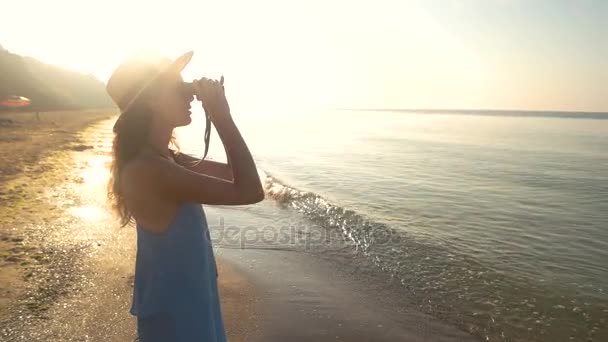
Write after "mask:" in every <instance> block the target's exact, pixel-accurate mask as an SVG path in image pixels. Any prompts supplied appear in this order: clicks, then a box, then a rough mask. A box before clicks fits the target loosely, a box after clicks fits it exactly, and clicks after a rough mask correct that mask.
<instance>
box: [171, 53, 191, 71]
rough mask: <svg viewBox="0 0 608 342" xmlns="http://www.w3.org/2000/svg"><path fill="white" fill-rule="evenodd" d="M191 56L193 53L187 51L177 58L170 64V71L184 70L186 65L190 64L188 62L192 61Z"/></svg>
mask: <svg viewBox="0 0 608 342" xmlns="http://www.w3.org/2000/svg"><path fill="white" fill-rule="evenodd" d="M192 55H194V51H188V52H186V53H185V54H183V55H181V56H179V57H177V58H176V59H175V60H174V61H173V62H172V63H171V69H173V70H176V71H178V72H181V71H182V70H184V68H185V67H186V65H188V63H190V60H192Z"/></svg>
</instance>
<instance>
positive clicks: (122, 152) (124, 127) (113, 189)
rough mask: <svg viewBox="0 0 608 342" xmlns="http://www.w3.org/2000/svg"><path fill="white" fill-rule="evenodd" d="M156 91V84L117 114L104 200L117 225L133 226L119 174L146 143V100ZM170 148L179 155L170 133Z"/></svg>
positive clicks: (148, 117)
mask: <svg viewBox="0 0 608 342" xmlns="http://www.w3.org/2000/svg"><path fill="white" fill-rule="evenodd" d="M158 90H159V87H158V85H151V86H150V87H148V89H147V90H146V91H145V92H144V93H143V94H141V95H140V96H139V97H138V100H137V101H135V102H134V103H133V104H132V105H131V106H130V107H129V109H128V110H126V111H124V112H123V113H122V114H120V116H119V118H118V119H117V120H116V123H115V124H114V128H113V132H114V139H113V142H112V164H111V167H110V171H111V177H110V180H109V182H108V186H107V199H108V201H109V202H110V206H111V208H112V211H113V212H114V213H115V214H117V216H118V217H119V218H120V226H121V228H122V227H125V226H126V225H128V224H130V223H133V222H134V219H133V215H132V213H131V212H130V211H129V208H127V205H126V203H125V198H124V193H123V191H122V189H121V186H120V185H121V171H122V170H123V168H124V167H125V165H127V164H128V163H129V162H130V161H131V160H133V159H135V158H136V157H137V156H138V155H139V153H140V151H141V150H142V148H144V146H145V145H146V144H147V143H148V136H149V134H150V123H151V122H152V113H153V109H152V108H150V106H149V104H148V101H147V99H149V98H150V96H154V95H155V92H156V91H158ZM169 145H170V146H172V147H173V148H172V150H173V151H174V152H179V145H178V143H177V140H176V137H175V132H173V133H172V134H171V140H170V144H169Z"/></svg>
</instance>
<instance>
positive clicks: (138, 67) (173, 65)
mask: <svg viewBox="0 0 608 342" xmlns="http://www.w3.org/2000/svg"><path fill="white" fill-rule="evenodd" d="M193 54H194V52H193V51H189V52H186V53H185V54H183V55H181V56H180V57H178V58H177V59H176V60H174V61H171V60H170V59H168V58H165V57H160V56H146V57H141V58H132V59H129V60H127V61H126V62H124V63H122V64H121V65H119V66H118V68H116V70H114V72H113V73H112V76H110V79H109V80H108V83H107V84H106V91H107V92H108V94H109V95H110V97H111V98H112V100H114V103H116V105H118V108H120V111H121V112H122V113H124V112H125V111H127V109H129V107H130V106H131V105H132V104H133V103H134V102H135V100H136V99H137V98H138V97H139V95H141V93H142V92H143V91H144V90H145V89H146V88H147V87H148V86H149V85H150V84H152V82H153V81H154V80H155V79H156V78H157V77H158V76H160V75H162V74H163V73H165V72H167V71H175V72H177V73H179V72H181V71H182V70H183V69H184V68H185V67H186V65H188V63H189V62H190V60H191V59H192V55H193Z"/></svg>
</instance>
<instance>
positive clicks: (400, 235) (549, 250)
mask: <svg viewBox="0 0 608 342" xmlns="http://www.w3.org/2000/svg"><path fill="white" fill-rule="evenodd" d="M238 114H239V113H237V114H236V115H235V120H236V121H237V123H238V124H239V126H240V127H241V130H242V132H243V134H244V136H245V138H246V140H247V142H248V144H249V147H250V149H251V150H252V152H253V154H254V155H255V158H256V160H257V162H258V166H259V167H260V168H261V169H262V170H263V171H264V172H265V173H266V174H267V175H269V178H267V183H266V185H267V187H268V192H269V198H274V199H275V201H273V200H270V201H265V202H264V203H262V204H259V205H256V206H252V207H247V208H239V209H231V208H210V210H209V212H210V215H209V216H210V221H213V220H216V219H218V217H220V216H221V217H222V218H223V220H225V221H226V222H225V224H226V225H234V226H239V227H244V226H247V227H254V229H255V227H262V226H263V227H264V228H263V229H264V233H265V234H266V233H268V232H269V231H271V230H276V231H280V234H279V235H278V236H284V235H289V232H287V231H291V230H290V229H286V227H293V226H294V225H297V226H298V227H299V228H298V229H299V231H300V233H301V232H304V233H305V234H311V233H314V232H317V233H319V232H320V233H321V234H327V232H330V233H331V234H333V233H336V234H338V235H340V236H342V237H343V239H342V240H341V241H339V240H340V239H332V241H331V242H330V243H325V244H317V245H315V246H314V249H315V253H324V251H325V252H326V253H328V255H332V254H331V253H334V254H336V255H338V254H339V253H344V254H348V253H353V252H352V251H356V253H360V254H362V255H364V256H365V257H366V258H368V259H369V260H370V265H372V267H375V268H377V269H380V270H381V271H382V272H386V273H389V274H391V275H392V276H394V277H396V278H397V279H399V281H400V282H401V284H403V293H402V295H403V296H404V297H407V298H411V300H412V302H413V303H415V304H417V305H419V306H420V308H421V310H423V311H426V312H429V313H431V314H433V315H435V316H437V317H440V318H442V319H445V320H447V321H450V322H453V323H454V324H456V325H458V326H460V327H461V328H462V329H465V330H468V331H471V332H473V333H474V334H476V335H478V336H480V337H483V338H487V339H489V340H501V339H504V340H545V341H561V340H565V341H567V340H587V339H592V340H597V341H607V340H608V322H607V320H608V120H602V119H598V118H587V119H575V118H568V117H565V118H564V117H551V115H550V114H549V115H546V114H545V117H528V116H526V115H523V116H502V115H489V116H486V115H473V114H474V113H472V114H470V115H468V114H466V113H460V114H450V115H443V114H437V113H434V114H429V113H427V114H415V113H398V112H388V111H383V112H372V111H330V112H305V113H288V114H284V115H267V114H264V113H247V114H241V115H238ZM196 115H197V114H195V116H196ZM561 116H563V114H562V115H561ZM202 132H203V124H202V122H201V121H200V115H199V116H198V118H197V117H195V120H194V122H193V124H192V125H190V126H189V127H187V128H186V129H182V130H181V131H179V132H178V133H179V139H180V142H181V147H182V149H183V150H185V151H188V152H194V153H198V154H200V152H201V151H202V136H203V134H202ZM220 148H221V144H220V142H219V139H218V137H217V136H213V137H212V148H211V152H210V156H211V157H214V158H216V159H223V156H222V155H221V150H220ZM277 204H278V205H277ZM294 222H295V223H294ZM250 233H251V232H250ZM254 234H255V233H254ZM271 235H272V234H271ZM261 240H263V242H264V243H266V244H267V245H270V244H274V245H276V244H279V245H280V244H284V245H286V244H289V243H291V242H293V241H291V240H289V241H288V240H281V241H277V238H276V236H274V239H273V238H272V237H271V238H269V239H260V238H259V236H258V238H257V239H256V238H255V237H254V238H251V239H249V240H247V241H246V242H247V243H248V244H249V245H259V243H260V241H261ZM278 240H280V239H278ZM216 241H217V243H218V245H219V246H222V245H224V246H227V245H229V244H231V243H233V242H234V240H230V241H227V240H226V239H222V237H221V236H216ZM242 243H243V242H242V241H240V244H241V245H242ZM308 247H309V248H311V247H310V246H308Z"/></svg>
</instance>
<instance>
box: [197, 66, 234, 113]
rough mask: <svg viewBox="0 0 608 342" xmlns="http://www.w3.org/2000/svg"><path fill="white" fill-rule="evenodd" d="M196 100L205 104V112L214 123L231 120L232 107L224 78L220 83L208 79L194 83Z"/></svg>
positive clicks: (204, 78)
mask: <svg viewBox="0 0 608 342" xmlns="http://www.w3.org/2000/svg"><path fill="white" fill-rule="evenodd" d="M192 84H193V87H194V94H195V95H196V99H197V100H199V101H201V102H202V103H203V108H204V109H205V112H206V113H208V115H209V116H210V117H211V121H213V122H214V123H219V122H222V121H223V120H226V119H230V118H231V117H230V106H229V105H228V100H227V99H226V94H225V93H224V76H222V78H221V79H220V80H219V81H218V80H213V79H208V78H206V77H203V78H201V79H200V80H194V81H193V82H192Z"/></svg>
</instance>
